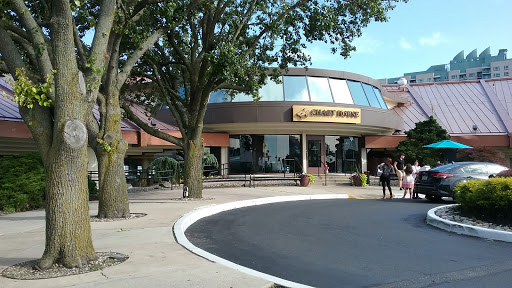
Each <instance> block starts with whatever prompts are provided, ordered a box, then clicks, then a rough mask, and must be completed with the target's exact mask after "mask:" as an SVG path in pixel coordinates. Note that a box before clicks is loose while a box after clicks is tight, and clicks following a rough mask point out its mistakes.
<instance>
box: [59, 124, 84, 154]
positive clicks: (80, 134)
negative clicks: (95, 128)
mask: <svg viewBox="0 0 512 288" xmlns="http://www.w3.org/2000/svg"><path fill="white" fill-rule="evenodd" d="M86 139H87V129H86V128H85V126H84V124H82V122H80V121H78V120H69V121H67V122H66V124H65V125H64V141H65V142H66V143H67V144H68V145H69V146H71V148H75V149H76V148H79V147H81V146H82V145H84V143H85V140H86Z"/></svg>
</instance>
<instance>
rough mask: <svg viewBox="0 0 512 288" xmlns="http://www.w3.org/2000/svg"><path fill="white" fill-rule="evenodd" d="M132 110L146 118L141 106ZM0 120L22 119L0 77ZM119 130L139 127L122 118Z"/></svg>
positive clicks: (166, 128)
mask: <svg viewBox="0 0 512 288" xmlns="http://www.w3.org/2000/svg"><path fill="white" fill-rule="evenodd" d="M2 92H5V94H6V95H7V97H3V93H2ZM132 111H133V112H134V113H135V114H136V115H137V116H138V117H139V118H140V119H148V117H147V116H145V112H144V109H143V108H142V107H141V106H132ZM93 113H94V116H95V117H96V119H99V116H100V114H99V111H98V107H95V108H94V110H93ZM153 119H154V120H155V121H156V122H155V123H156V126H154V127H155V128H158V129H159V130H161V131H178V128H177V127H175V126H172V125H169V124H166V123H164V122H161V121H159V120H157V119H156V118H153ZM0 120H7V121H23V119H22V118H21V115H20V113H19V110H18V104H16V103H15V102H14V100H13V92H12V88H11V85H9V83H8V81H7V79H6V78H0ZM147 123H150V120H149V119H148V120H147ZM121 130H123V131H140V130H141V129H140V128H139V127H138V126H137V125H135V124H134V123H132V122H130V121H128V120H126V119H122V120H121Z"/></svg>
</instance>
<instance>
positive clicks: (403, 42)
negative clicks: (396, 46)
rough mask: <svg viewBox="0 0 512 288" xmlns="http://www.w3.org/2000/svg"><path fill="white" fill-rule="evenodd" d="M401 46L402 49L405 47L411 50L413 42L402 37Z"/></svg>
mask: <svg viewBox="0 0 512 288" xmlns="http://www.w3.org/2000/svg"><path fill="white" fill-rule="evenodd" d="M400 47H402V49H404V50H411V49H412V45H411V43H409V41H407V40H406V39H405V37H402V38H400Z"/></svg>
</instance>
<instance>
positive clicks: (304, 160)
mask: <svg viewBox="0 0 512 288" xmlns="http://www.w3.org/2000/svg"><path fill="white" fill-rule="evenodd" d="M306 142H307V141H306V133H302V136H301V143H302V172H303V173H307V166H306V165H307V164H308V161H307V159H308V158H307V157H308V156H307V154H308V144H307V143H306Z"/></svg>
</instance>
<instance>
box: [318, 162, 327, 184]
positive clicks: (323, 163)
mask: <svg viewBox="0 0 512 288" xmlns="http://www.w3.org/2000/svg"><path fill="white" fill-rule="evenodd" d="M320 164H322V167H323V169H324V186H327V173H325V171H327V169H326V168H325V167H327V164H326V163H325V162H324V161H322V160H320ZM317 173H318V177H320V166H319V167H318V172H317Z"/></svg>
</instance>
